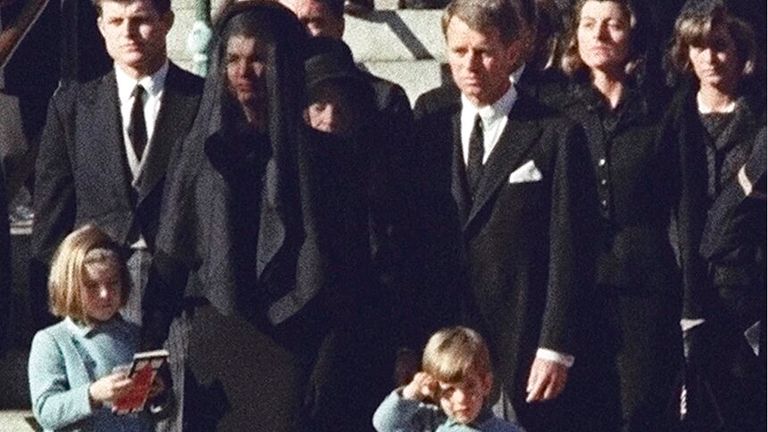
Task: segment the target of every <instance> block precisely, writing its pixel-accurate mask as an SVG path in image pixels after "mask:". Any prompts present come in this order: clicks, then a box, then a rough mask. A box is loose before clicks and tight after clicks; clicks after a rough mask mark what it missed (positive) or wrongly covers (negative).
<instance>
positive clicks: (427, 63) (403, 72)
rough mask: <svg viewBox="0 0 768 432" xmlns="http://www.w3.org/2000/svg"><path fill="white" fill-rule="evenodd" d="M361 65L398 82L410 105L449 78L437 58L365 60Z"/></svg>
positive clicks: (377, 74)
mask: <svg viewBox="0 0 768 432" xmlns="http://www.w3.org/2000/svg"><path fill="white" fill-rule="evenodd" d="M362 67H363V68H364V69H366V70H367V71H369V72H371V73H372V74H374V75H376V76H378V77H381V78H384V79H387V80H389V81H392V82H395V83H397V84H400V85H401V86H402V87H403V89H404V90H405V93H406V94H407V95H408V100H410V101H411V105H413V104H414V103H415V102H416V98H417V97H418V96H419V95H420V94H422V93H424V92H425V91H427V90H430V89H433V88H435V87H437V86H439V85H440V84H442V83H443V82H445V80H449V79H450V73H449V71H448V68H447V65H444V64H442V63H440V62H438V61H437V60H410V61H388V62H365V63H363V64H362Z"/></svg>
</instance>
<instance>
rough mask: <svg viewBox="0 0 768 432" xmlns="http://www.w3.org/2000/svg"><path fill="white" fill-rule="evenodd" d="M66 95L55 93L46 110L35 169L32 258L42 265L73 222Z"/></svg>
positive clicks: (70, 117)
mask: <svg viewBox="0 0 768 432" xmlns="http://www.w3.org/2000/svg"><path fill="white" fill-rule="evenodd" d="M70 93H71V92H69V91H67V90H64V91H60V92H57V93H56V95H54V97H53V99H52V101H51V103H50V105H49V107H48V117H47V120H46V124H45V128H44V129H43V133H42V137H41V139H40V150H39V154H38V157H37V163H36V166H35V194H34V211H35V225H34V229H33V231H32V245H31V247H32V256H33V257H34V258H35V259H37V260H39V261H41V262H43V263H46V264H47V263H48V261H50V258H51V256H52V255H53V252H54V250H55V249H56V247H57V246H58V244H59V242H60V241H61V240H62V239H63V238H64V236H65V235H66V234H67V233H69V231H71V230H72V227H73V226H74V223H75V212H76V203H75V185H74V176H73V171H72V164H71V160H70V157H69V153H68V147H69V142H70V140H71V133H70V132H71V131H70V130H69V122H73V121H74V118H73V109H72V103H71V99H72V98H71V97H70Z"/></svg>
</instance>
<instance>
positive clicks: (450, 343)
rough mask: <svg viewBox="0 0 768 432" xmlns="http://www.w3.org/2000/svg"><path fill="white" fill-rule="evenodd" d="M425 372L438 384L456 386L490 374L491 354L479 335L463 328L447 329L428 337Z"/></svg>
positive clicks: (424, 359)
mask: <svg viewBox="0 0 768 432" xmlns="http://www.w3.org/2000/svg"><path fill="white" fill-rule="evenodd" d="M422 369H423V370H424V372H426V373H428V374H430V375H432V377H434V378H435V379H437V380H438V381H443V382H447V383H457V382H461V381H464V380H465V379H466V378H467V376H469V375H470V374H474V373H479V374H491V355H490V353H489V351H488V345H487V344H486V343H485V340H484V339H483V337H482V336H480V334H479V333H478V332H476V331H474V330H472V329H470V328H467V327H462V326H456V327H449V328H444V329H442V330H439V331H438V332H437V333H435V334H434V335H432V337H431V338H429V342H427V346H426V347H425V348H424V356H423V358H422Z"/></svg>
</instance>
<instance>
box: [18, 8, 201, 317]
mask: <svg viewBox="0 0 768 432" xmlns="http://www.w3.org/2000/svg"><path fill="white" fill-rule="evenodd" d="M94 6H95V7H96V11H97V16H98V18H97V24H98V28H99V31H100V32H101V35H102V36H103V37H104V41H105V45H106V48H107V52H108V53H109V55H110V57H111V58H112V59H113V61H114V68H113V70H112V71H110V72H109V73H107V74H106V75H103V76H101V77H99V78H97V79H95V80H93V81H89V82H86V83H72V84H70V85H68V86H66V87H62V88H59V90H58V91H57V92H56V94H55V95H54V97H53V98H52V100H51V103H50V106H49V109H48V118H47V123H46V126H45V129H44V131H43V136H42V140H41V144H40V153H39V156H38V160H37V166H36V189H35V195H34V203H35V216H36V220H35V225H34V229H33V235H32V253H33V257H34V259H35V263H34V265H35V266H37V267H38V268H37V270H34V271H32V272H31V273H32V274H33V277H34V275H37V278H39V279H40V280H33V281H32V287H33V289H35V291H36V292H35V293H34V294H36V298H35V299H34V303H33V307H35V308H36V315H38V316H37V317H36V318H37V320H38V322H37V323H36V325H43V324H45V321H46V320H47V318H46V315H45V312H44V310H43V308H44V307H45V303H46V302H45V290H44V289H43V288H42V287H44V286H45V282H44V280H42V278H45V277H46V276H47V273H48V272H47V270H46V266H47V263H48V262H49V260H50V258H51V255H52V253H53V251H54V250H55V248H56V247H57V245H58V244H59V242H60V241H61V240H62V239H63V238H64V236H65V235H66V234H67V233H69V232H70V231H71V230H72V229H73V228H75V227H78V226H80V225H82V224H85V223H95V224H97V225H99V226H100V227H101V228H102V229H104V230H105V231H107V232H108V233H109V234H110V235H111V236H113V237H114V239H115V240H117V241H118V242H119V243H120V244H122V245H124V246H125V247H126V248H129V249H130V257H129V258H128V266H129V269H130V270H131V276H132V279H133V280H132V282H133V290H132V291H131V295H130V296H129V299H128V304H127V305H126V307H125V308H124V311H123V315H124V316H125V317H126V318H128V319H130V320H132V321H135V322H137V323H140V322H141V307H140V305H141V293H142V290H143V285H144V284H145V283H146V276H147V271H148V267H149V262H150V259H151V254H152V251H153V248H154V240H155V234H156V232H157V226H158V218H159V211H160V201H161V198H162V191H163V182H164V179H165V174H166V168H167V165H168V160H169V157H170V155H171V152H172V150H173V148H174V146H175V145H176V143H177V142H178V141H179V140H180V138H181V137H183V136H184V135H185V134H186V133H187V131H188V129H189V126H190V124H191V122H192V120H193V118H194V116H195V113H196V111H197V105H198V103H199V99H200V94H201V93H202V79H200V78H199V77H196V76H194V75H192V74H190V73H188V72H185V71H182V70H181V69H180V68H178V67H177V66H175V65H174V64H172V63H170V62H169V61H168V58H167V54H166V41H165V39H166V35H167V34H168V31H169V30H170V28H171V25H172V24H173V19H174V15H173V12H172V11H171V7H170V0H94Z"/></svg>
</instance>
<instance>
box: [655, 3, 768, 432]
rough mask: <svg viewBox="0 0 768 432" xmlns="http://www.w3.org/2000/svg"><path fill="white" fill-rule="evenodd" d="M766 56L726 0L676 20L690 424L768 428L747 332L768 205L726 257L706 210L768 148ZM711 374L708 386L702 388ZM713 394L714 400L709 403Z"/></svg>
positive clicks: (757, 291)
mask: <svg viewBox="0 0 768 432" xmlns="http://www.w3.org/2000/svg"><path fill="white" fill-rule="evenodd" d="M757 55H758V51H757V49H756V43H755V40H754V33H753V31H752V29H751V28H750V27H749V25H748V24H747V23H745V22H744V21H743V20H741V19H739V18H737V17H735V16H734V15H733V14H732V13H731V11H729V10H728V9H727V7H726V6H725V5H724V4H723V3H722V2H721V1H717V0H715V1H710V0H708V1H689V2H688V4H687V5H686V7H685V8H684V10H683V12H682V13H681V15H680V17H679V18H678V20H677V22H676V24H675V35H674V40H673V44H672V46H671V49H670V52H669V62H670V64H671V65H672V66H673V68H674V69H673V71H672V73H673V74H674V75H676V76H677V78H678V82H679V83H680V87H679V89H678V92H677V94H676V95H675V98H674V100H673V102H672V105H671V107H670V110H669V113H668V115H667V118H666V119H665V124H664V127H663V136H662V139H664V140H667V141H668V142H672V143H674V145H675V146H676V147H677V148H676V151H675V153H676V154H675V156H676V157H678V158H679V163H680V172H681V175H680V177H679V179H676V182H675V183H674V184H673V185H672V186H673V187H674V188H675V189H676V190H677V191H678V193H679V195H680V196H679V203H678V204H677V208H676V209H675V225H674V228H675V229H674V231H673V239H674V240H675V244H676V245H677V248H678V250H677V251H678V253H679V260H680V263H681V266H682V271H683V314H682V319H681V326H682V329H683V332H684V342H685V355H686V364H685V365H686V368H687V378H689V380H688V381H687V383H686V385H687V402H688V403H687V407H686V408H687V416H686V419H685V420H686V424H687V427H688V428H689V430H696V431H710V430H728V431H730V430H734V431H736V430H738V431H762V430H765V427H766V425H765V362H764V361H762V362H761V361H760V360H761V359H759V358H758V357H757V356H756V355H755V353H754V351H753V350H752V349H751V347H750V345H749V343H748V341H747V339H745V337H744V333H745V331H747V330H748V329H749V327H750V326H752V325H753V324H754V323H755V322H756V321H758V320H760V319H761V318H762V317H764V316H765V249H764V231H763V230H764V229H765V225H764V223H765V216H764V212H765V203H764V202H758V204H757V206H758V207H761V208H758V209H756V212H757V213H755V214H754V215H753V216H750V218H751V217H756V218H759V219H760V220H761V222H760V223H759V224H758V226H756V227H754V228H753V229H754V232H751V233H750V235H752V236H755V237H758V236H762V237H763V239H762V240H756V241H753V240H747V241H743V242H742V243H738V244H736V245H732V246H730V247H729V250H727V251H726V252H727V253H726V254H725V255H721V254H717V253H713V251H714V249H708V248H707V247H705V246H707V245H708V242H709V241H711V240H712V239H710V238H709V237H711V235H712V233H711V232H708V231H707V228H706V226H707V217H710V218H717V214H718V213H720V212H722V211H723V208H722V207H723V206H724V204H723V202H727V201H728V200H729V199H731V198H726V197H725V196H724V195H723V194H731V195H733V192H732V191H731V189H732V188H733V186H732V183H733V182H734V179H736V180H738V179H739V176H740V175H741V174H740V171H741V170H742V167H744V166H745V165H747V166H750V165H752V164H750V163H749V160H750V155H752V154H756V155H759V153H760V151H762V150H761V149H760V148H759V147H755V143H757V144H760V145H764V138H758V140H760V139H762V140H763V141H762V142H760V141H758V140H756V136H758V133H759V131H760V129H761V128H763V127H764V126H765V93H764V91H763V89H764V87H762V86H763V85H764V83H763V82H762V79H763V78H764V75H758V76H757V77H756V76H755V75H754V72H755V68H756V57H757ZM760 55H762V54H760ZM755 78H757V79H755ZM749 171H752V172H754V170H753V169H750V170H749ZM747 177H748V176H747ZM749 183H751V181H750V182H749ZM750 202H753V201H752V200H751V199H750V200H746V201H745V202H744V204H745V205H746V206H747V207H749V206H750ZM727 207H728V206H727V205H725V208H727ZM761 212H762V214H761ZM708 215H709V216H708ZM747 220H749V218H748V219H747ZM734 222H737V220H730V219H729V218H726V219H725V220H724V223H725V224H726V226H727V225H728V224H731V223H734ZM710 224H711V222H710ZM747 226H749V224H747ZM724 228H725V227H724ZM748 230H749V231H751V230H750V229H748ZM702 252H705V253H704V254H702ZM703 381H707V382H708V383H709V384H708V386H709V389H705V388H696V387H695V384H697V383H701V382H703ZM704 392H707V393H709V397H708V398H707V400H709V405H707V406H702V405H700V402H702V401H703V400H704V399H703V398H702V395H704Z"/></svg>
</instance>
